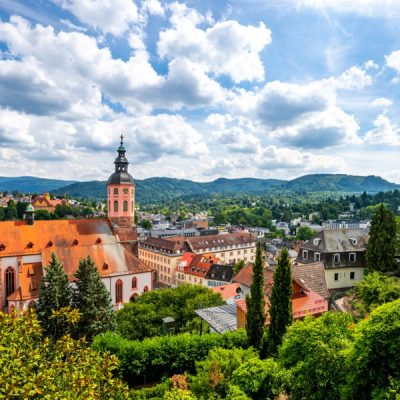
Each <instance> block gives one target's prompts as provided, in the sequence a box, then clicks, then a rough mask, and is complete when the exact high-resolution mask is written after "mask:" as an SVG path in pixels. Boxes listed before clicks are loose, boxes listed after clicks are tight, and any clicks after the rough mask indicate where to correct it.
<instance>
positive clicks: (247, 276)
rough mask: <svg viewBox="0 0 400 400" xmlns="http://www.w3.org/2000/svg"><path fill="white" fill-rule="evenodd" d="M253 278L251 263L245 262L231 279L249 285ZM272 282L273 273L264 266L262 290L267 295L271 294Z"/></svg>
mask: <svg viewBox="0 0 400 400" xmlns="http://www.w3.org/2000/svg"><path fill="white" fill-rule="evenodd" d="M252 280H253V264H252V263H247V264H246V265H245V266H244V267H243V268H242V269H241V270H240V271H239V272H238V273H237V274H236V275H235V276H234V277H233V279H232V282H237V283H241V284H242V285H244V286H247V287H250V286H251V282H252ZM273 283H274V273H273V272H272V271H271V270H270V269H267V268H264V290H265V293H266V294H267V295H270V294H271V290H272V285H273Z"/></svg>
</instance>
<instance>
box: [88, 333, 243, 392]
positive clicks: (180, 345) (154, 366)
mask: <svg viewBox="0 0 400 400" xmlns="http://www.w3.org/2000/svg"><path fill="white" fill-rule="evenodd" d="M93 346H94V348H95V349H97V350H100V351H109V352H111V353H112V354H115V355H116V356H117V357H118V359H119V360H120V371H121V374H122V376H123V377H124V379H125V380H126V381H127V382H128V383H129V384H131V385H138V384H142V383H145V382H156V381H159V380H160V379H161V378H162V377H169V376H171V375H174V374H182V373H184V372H189V373H193V372H194V371H195V364H196V361H200V360H202V359H204V358H205V357H207V355H208V352H209V351H210V350H211V349H213V348H215V347H222V348H227V349H232V348H246V347H247V338H246V334H245V332H244V331H243V330H238V331H235V332H227V333H225V334H223V335H219V334H212V333H209V334H204V335H193V334H192V335H190V334H180V335H176V336H162V337H155V338H151V339H145V340H143V341H130V340H127V339H124V338H122V337H121V336H119V335H118V334H115V333H105V334H102V335H99V336H97V337H96V338H95V340H94V343H93Z"/></svg>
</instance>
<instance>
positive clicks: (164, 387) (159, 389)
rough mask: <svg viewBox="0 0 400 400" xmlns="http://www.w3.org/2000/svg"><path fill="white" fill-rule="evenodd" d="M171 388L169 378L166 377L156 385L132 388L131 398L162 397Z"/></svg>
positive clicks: (138, 399) (145, 399)
mask: <svg viewBox="0 0 400 400" xmlns="http://www.w3.org/2000/svg"><path fill="white" fill-rule="evenodd" d="M170 388H171V387H170V382H169V379H166V380H165V381H163V382H162V383H159V384H157V385H155V386H151V387H144V388H141V389H132V390H131V391H130V392H129V400H149V399H162V398H163V397H164V394H165V393H166V392H168V391H169V390H170Z"/></svg>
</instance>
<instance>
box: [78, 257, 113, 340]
mask: <svg viewBox="0 0 400 400" xmlns="http://www.w3.org/2000/svg"><path fill="white" fill-rule="evenodd" d="M74 276H75V278H76V282H75V283H76V286H75V288H74V291H73V296H72V305H73V307H75V308H77V309H78V310H79V313H80V316H81V317H80V319H79V322H78V325H77V332H76V333H77V334H78V335H79V336H85V337H86V338H87V340H91V339H92V338H93V336H95V335H97V334H99V333H102V332H106V331H109V330H113V329H114V328H115V315H114V310H113V306H112V302H111V297H110V293H109V292H108V290H107V288H106V287H105V286H104V283H103V282H102V281H101V278H100V275H99V272H98V270H97V268H96V266H95V264H94V262H93V260H92V259H91V258H90V257H89V256H88V257H87V258H86V259H83V260H81V261H80V262H79V266H78V270H77V271H76V273H75V275H74Z"/></svg>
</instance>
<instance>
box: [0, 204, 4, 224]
mask: <svg viewBox="0 0 400 400" xmlns="http://www.w3.org/2000/svg"><path fill="white" fill-rule="evenodd" d="M4 215H5V214H4V208H3V207H0V221H4Z"/></svg>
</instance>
